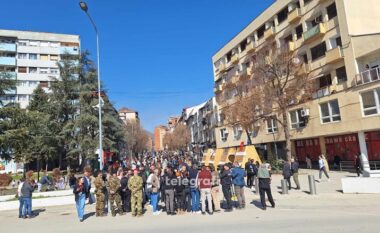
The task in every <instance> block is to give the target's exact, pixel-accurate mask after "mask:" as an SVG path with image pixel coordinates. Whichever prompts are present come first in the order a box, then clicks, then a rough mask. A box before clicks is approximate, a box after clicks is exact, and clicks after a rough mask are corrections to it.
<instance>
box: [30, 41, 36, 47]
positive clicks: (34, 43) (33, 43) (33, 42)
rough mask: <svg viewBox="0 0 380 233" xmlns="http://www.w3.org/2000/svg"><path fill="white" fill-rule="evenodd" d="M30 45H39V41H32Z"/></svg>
mask: <svg viewBox="0 0 380 233" xmlns="http://www.w3.org/2000/svg"><path fill="white" fill-rule="evenodd" d="M29 45H30V46H38V41H30V42H29Z"/></svg>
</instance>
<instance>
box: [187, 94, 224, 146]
mask: <svg viewBox="0 0 380 233" xmlns="http://www.w3.org/2000/svg"><path fill="white" fill-rule="evenodd" d="M181 119H182V121H183V122H184V123H186V125H187V127H188V128H189V130H190V133H191V145H192V148H193V149H196V150H201V151H204V150H205V149H208V148H216V137H215V128H216V127H217V124H218V122H219V121H218V119H219V114H218V106H217V103H216V99H215V97H214V98H211V99H210V100H208V101H206V102H204V103H202V104H200V105H197V106H194V107H190V108H186V109H184V110H183V113H182V117H181Z"/></svg>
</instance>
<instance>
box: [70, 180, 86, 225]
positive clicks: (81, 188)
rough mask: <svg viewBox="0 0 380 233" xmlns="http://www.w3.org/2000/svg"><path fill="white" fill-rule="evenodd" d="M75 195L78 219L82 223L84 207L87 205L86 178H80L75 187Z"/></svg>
mask: <svg viewBox="0 0 380 233" xmlns="http://www.w3.org/2000/svg"><path fill="white" fill-rule="evenodd" d="M73 193H74V195H75V204H76V208H77V213H78V218H79V221H80V222H83V220H84V207H85V204H86V188H85V185H84V178H78V179H77V183H76V184H75V186H74V189H73Z"/></svg>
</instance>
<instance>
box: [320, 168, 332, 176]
mask: <svg viewBox="0 0 380 233" xmlns="http://www.w3.org/2000/svg"><path fill="white" fill-rule="evenodd" d="M322 172H323V173H324V174H325V176H326V177H327V179H330V177H329V174H327V170H326V167H322V168H320V169H319V179H322Z"/></svg>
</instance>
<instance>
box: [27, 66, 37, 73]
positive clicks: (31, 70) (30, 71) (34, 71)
mask: <svg viewBox="0 0 380 233" xmlns="http://www.w3.org/2000/svg"><path fill="white" fill-rule="evenodd" d="M29 73H30V74H35V73H37V67H29Z"/></svg>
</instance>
